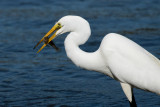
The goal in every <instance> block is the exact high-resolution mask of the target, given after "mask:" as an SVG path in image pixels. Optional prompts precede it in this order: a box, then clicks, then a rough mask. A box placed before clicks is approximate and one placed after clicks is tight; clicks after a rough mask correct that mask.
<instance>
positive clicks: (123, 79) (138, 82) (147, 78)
mask: <svg viewBox="0 0 160 107" xmlns="http://www.w3.org/2000/svg"><path fill="white" fill-rule="evenodd" d="M55 30H57V31H56V33H55V34H54V35H53V36H54V37H53V36H52V37H51V38H52V39H53V38H55V37H56V36H58V35H60V34H63V33H66V32H70V33H69V35H68V36H67V37H66V39H65V42H64V43H65V50H66V53H67V56H68V57H69V58H70V59H71V60H72V61H73V63H74V64H76V65H77V66H79V67H81V68H84V69H87V70H92V71H97V72H101V73H104V74H106V75H108V76H110V77H111V78H113V79H115V80H118V81H119V82H120V83H121V86H122V89H123V91H124V93H125V94H126V96H127V98H128V100H129V101H130V104H131V106H136V103H135V102H134V101H133V100H134V97H133V93H132V88H133V87H136V88H139V89H142V90H146V91H150V92H153V93H157V94H160V61H159V59H157V58H156V57H155V56H153V55H152V54H150V53H149V52H148V51H146V50H145V49H144V48H142V47H141V46H139V45H138V44H136V43H135V42H133V41H131V40H129V39H128V38H126V37H124V36H122V35H119V34H116V33H110V34H107V35H106V36H105V37H104V38H103V40H102V42H101V45H100V47H99V49H98V50H97V51H95V52H93V53H88V52H84V51H83V50H81V49H80V48H79V45H82V44H84V43H85V42H86V41H87V40H88V38H89V37H90V35H91V30H90V26H89V23H88V22H87V21H86V20H85V19H83V18H81V17H79V16H65V17H63V18H61V19H60V20H59V21H58V22H57V23H56V24H55V26H54V27H53V28H52V29H51V30H50V32H51V33H52V32H54V31H55ZM51 33H49V34H47V35H46V36H49V35H50V34H51ZM42 39H43V38H42ZM52 39H51V40H52ZM42 49H43V48H42ZM40 50H41V49H40Z"/></svg>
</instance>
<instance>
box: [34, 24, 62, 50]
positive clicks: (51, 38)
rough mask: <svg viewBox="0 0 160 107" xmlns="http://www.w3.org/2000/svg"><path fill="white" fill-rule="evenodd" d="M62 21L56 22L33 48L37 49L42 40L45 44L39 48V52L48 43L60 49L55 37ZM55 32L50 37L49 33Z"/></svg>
mask: <svg viewBox="0 0 160 107" xmlns="http://www.w3.org/2000/svg"><path fill="white" fill-rule="evenodd" d="M61 27H62V26H61V24H60V23H56V24H55V25H54V26H53V27H52V28H51V30H50V31H49V32H48V33H47V34H46V35H45V36H44V37H43V38H42V39H41V40H40V41H39V42H38V43H37V44H36V46H35V47H34V48H33V49H35V48H36V47H37V46H38V45H39V44H40V43H41V42H44V45H43V46H42V47H41V48H40V49H39V50H38V52H37V53H39V52H40V51H41V50H42V49H43V48H44V47H45V46H46V45H47V44H49V45H51V46H52V47H53V48H55V49H56V50H58V48H57V47H56V45H55V44H54V43H53V41H52V40H53V39H54V38H55V37H56V32H57V31H58V30H59V29H60V28H61ZM53 32H54V34H53V35H52V36H51V37H50V38H49V35H51V34H52V33H53Z"/></svg>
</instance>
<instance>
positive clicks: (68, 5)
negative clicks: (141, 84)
mask: <svg viewBox="0 0 160 107" xmlns="http://www.w3.org/2000/svg"><path fill="white" fill-rule="evenodd" d="M68 14H73V15H79V16H82V17H84V18H85V19H87V20H88V21H89V23H90V25H91V28H92V36H91V38H90V39H89V41H88V42H87V43H86V44H85V45H84V46H81V48H82V49H83V50H85V51H90V52H91V51H95V50H97V49H98V47H99V45H100V42H101V40H102V38H103V37H104V36H105V35H106V34H107V33H111V32H114V33H119V34H122V35H124V36H126V37H128V38H130V39H132V40H133V41H135V42H137V43H138V44H140V45H141V46H143V47H144V48H145V49H147V50H148V51H149V52H151V53H152V54H154V55H155V56H156V57H158V58H160V1H158V0H143V1H140V0H99V1H98V0H37V1H33V0H1V1H0V106H1V107H11V106H28V107H40V106H42V107H45V106H47V107H68V106H72V107H75V106H76V107H77V106H78V107H125V106H129V104H128V101H127V99H126V97H125V95H124V93H123V92H122V89H121V87H120V84H119V82H117V81H115V80H112V79H111V78H109V77H107V76H105V75H103V74H101V73H98V72H92V71H86V70H83V69H80V68H77V67H76V66H75V65H74V64H73V63H72V62H71V61H70V60H69V59H68V58H67V56H66V54H65V50H64V45H63V42H64V39H65V37H66V34H64V35H63V36H60V37H58V38H56V41H55V43H56V44H57V46H58V47H60V48H61V51H60V52H56V51H55V50H54V49H53V48H51V47H46V48H45V49H43V50H42V51H41V52H40V53H39V54H36V52H37V50H33V47H34V45H35V44H36V43H37V42H38V41H39V40H40V39H41V38H42V37H43V36H44V34H45V33H46V32H48V31H49V30H50V28H51V27H52V26H53V25H54V24H55V22H56V21H57V20H59V18H61V17H63V16H65V15H68ZM134 93H135V97H136V101H137V104H138V106H139V107H150V106H154V107H156V106H160V97H159V96H158V95H156V94H153V93H149V92H145V91H141V90H138V89H135V90H134Z"/></svg>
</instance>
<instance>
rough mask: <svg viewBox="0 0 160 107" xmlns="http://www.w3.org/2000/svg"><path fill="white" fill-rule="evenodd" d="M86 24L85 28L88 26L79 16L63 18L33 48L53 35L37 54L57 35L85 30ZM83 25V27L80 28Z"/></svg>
mask: <svg viewBox="0 0 160 107" xmlns="http://www.w3.org/2000/svg"><path fill="white" fill-rule="evenodd" d="M86 24H87V26H89V24H88V22H87V21H86V20H85V19H83V18H81V17H79V16H70V15H69V16H64V17H62V18H61V19H60V20H59V21H58V22H56V23H55V25H54V26H53V27H52V28H51V30H50V31H49V32H48V33H47V34H46V35H45V36H44V37H43V38H42V39H41V40H40V41H39V42H38V43H37V45H36V46H35V47H34V48H36V47H37V46H38V45H39V44H40V43H41V42H42V41H44V38H46V37H48V36H49V35H51V34H52V33H54V34H53V35H52V36H51V37H50V38H49V40H48V41H47V42H45V44H44V45H43V46H42V47H41V48H40V49H39V51H38V52H40V51H41V50H42V49H43V48H44V47H45V46H46V45H47V44H48V43H49V42H50V41H51V40H53V39H54V38H55V37H57V36H58V35H61V34H63V33H66V32H72V31H80V30H85V29H87V28H86V26H85V25H86ZM83 25H84V27H82V26H83ZM89 28H90V27H89ZM38 52H37V53H38Z"/></svg>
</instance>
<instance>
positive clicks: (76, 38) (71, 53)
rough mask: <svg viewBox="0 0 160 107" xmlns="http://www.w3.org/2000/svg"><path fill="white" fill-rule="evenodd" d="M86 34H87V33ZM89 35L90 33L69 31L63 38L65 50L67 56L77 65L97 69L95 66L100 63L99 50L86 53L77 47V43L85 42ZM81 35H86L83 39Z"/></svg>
mask: <svg viewBox="0 0 160 107" xmlns="http://www.w3.org/2000/svg"><path fill="white" fill-rule="evenodd" d="M87 34H88V35H87ZM89 36H90V33H83V34H81V33H79V32H71V33H70V34H69V35H68V36H67V37H66V39H65V50H66V53H67V56H68V57H69V58H70V59H71V60H72V61H73V63H75V64H76V65H77V66H79V67H81V68H84V69H88V70H95V71H97V66H99V64H100V63H101V58H100V57H101V56H100V54H99V51H98V50H97V51H96V52H93V53H88V52H85V51H83V50H81V49H80V48H79V45H81V44H83V43H85V42H86V41H87V40H88V38H89ZM83 37H86V38H85V39H83Z"/></svg>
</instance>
